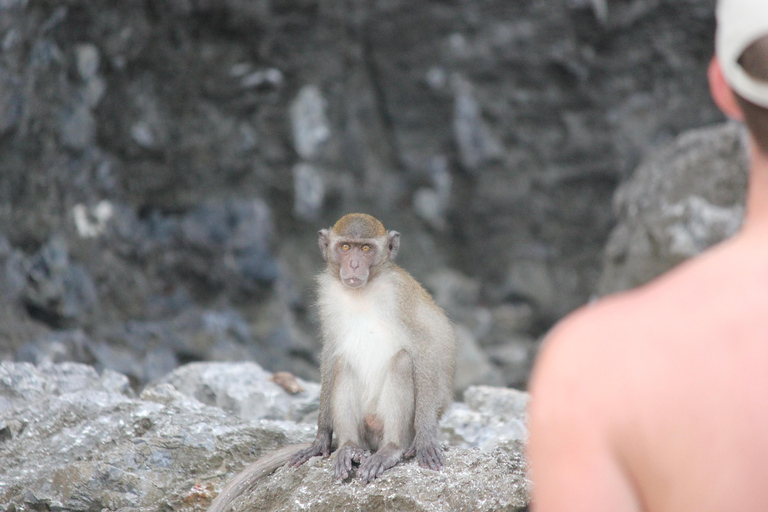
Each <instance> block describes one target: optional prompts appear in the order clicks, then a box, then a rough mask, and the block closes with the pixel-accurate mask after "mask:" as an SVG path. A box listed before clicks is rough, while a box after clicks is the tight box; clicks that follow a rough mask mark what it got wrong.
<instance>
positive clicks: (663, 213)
mask: <svg viewBox="0 0 768 512" xmlns="http://www.w3.org/2000/svg"><path fill="white" fill-rule="evenodd" d="M747 165H748V161H747V138H746V131H745V129H744V128H743V127H742V126H741V125H738V124H736V123H727V124H723V125H719V126H714V127H711V128H706V129H701V130H693V131H691V132H688V133H685V134H683V135H681V136H680V137H678V138H677V139H676V140H675V141H673V142H672V143H671V144H669V145H668V146H666V147H664V148H661V149H659V150H658V151H657V152H654V153H652V154H650V155H649V156H648V158H646V160H645V161H644V162H643V164H642V165H640V167H638V169H637V170H636V171H635V173H634V175H633V176H632V178H631V179H630V180H628V181H627V182H626V183H625V184H623V185H622V186H621V187H620V188H619V189H618V191H617V192H616V196H615V198H614V208H615V210H616V214H617V216H618V218H619V223H618V225H617V226H616V227H615V228H614V230H613V232H612V233H611V236H610V238H609V241H608V244H607V246H606V249H605V267H604V269H603V274H602V276H601V279H600V282H599V286H598V290H597V291H598V293H599V294H600V295H605V294H607V293H612V292H617V291H621V290H626V289H630V288H634V287H636V286H639V285H641V284H643V283H646V282H647V281H649V280H650V279H652V278H654V277H656V276H658V275H660V274H661V273H663V272H665V271H667V270H669V269H670V268H672V267H673V266H675V265H677V264H679V263H680V262H682V261H683V260H685V259H687V258H690V257H691V256H695V255H696V254H699V253H701V252H702V251H703V250H704V249H706V248H708V247H710V246H711V245H714V244H715V243H717V242H720V241H722V240H723V239H725V238H727V237H729V236H731V235H733V234H734V233H735V232H736V230H737V229H738V228H739V226H740V225H741V221H742V218H743V216H744V201H745V191H746V185H747Z"/></svg>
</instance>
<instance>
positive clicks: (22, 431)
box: [0, 363, 530, 512]
mask: <svg viewBox="0 0 768 512" xmlns="http://www.w3.org/2000/svg"><path fill="white" fill-rule="evenodd" d="M235 366H236V365H235ZM233 368H234V366H233ZM197 369H199V367H198V368H195V367H193V368H192V370H190V372H189V373H188V374H187V375H186V376H185V377H187V378H189V379H191V381H194V375H195V374H197V375H199V376H200V377H201V378H202V377H203V376H204V372H203V373H197ZM218 375H219V378H221V379H223V378H224V376H225V375H226V373H225V372H223V371H222V372H219V373H218ZM177 376H178V375H177ZM239 378H240V376H238V375H233V376H232V378H231V380H230V382H229V383H228V384H227V385H226V386H225V387H229V389H234V388H235V387H236V385H237V382H238V379H239ZM191 381H190V382H191ZM209 382H210V381H209ZM193 387H196V388H197V389H202V384H201V383H199V382H198V383H196V384H194V385H193ZM477 394H478V398H477V400H474V402H476V406H477V407H479V408H481V409H483V410H487V411H495V412H496V413H498V414H500V415H503V414H506V413H510V414H511V413H512V410H513V409H514V407H515V406H514V405H512V404H513V403H515V402H514V400H512V401H509V400H506V399H503V398H502V399H499V398H498V397H496V398H493V397H494V396H496V395H495V393H494V392H492V391H480V392H477ZM501 403H503V404H504V405H503V406H499V404H501ZM493 404H495V405H493ZM504 411H506V413H505V412H504ZM510 417H511V416H510ZM313 437H314V428H313V427H311V426H309V425H306V424H296V423H293V422H290V421H269V420H260V421H258V422H243V421H242V420H240V419H237V418H235V417H234V416H232V415H230V414H228V413H225V412H224V411H222V410H221V409H218V408H216V407H211V406H208V405H204V404H202V403H200V402H199V401H198V400H195V399H194V398H191V397H189V396H186V395H183V394H182V393H180V392H179V391H177V390H176V388H175V387H174V386H173V385H171V384H169V383H167V382H159V383H156V384H154V385H152V386H149V387H147V388H146V389H145V390H144V391H143V392H142V393H141V395H140V396H139V397H138V398H137V397H134V396H133V394H132V393H131V391H130V387H129V386H128V379H127V378H126V377H125V376H120V375H119V374H116V373H114V372H104V373H103V374H102V375H101V376H99V375H98V374H97V373H96V372H95V371H94V370H93V368H91V367H88V366H85V365H80V364H61V365H48V366H41V367H36V366H33V365H31V364H28V363H1V364H0V457H2V460H3V461H4V462H5V463H4V464H3V465H2V466H0V503H3V504H4V505H5V506H6V507H8V508H9V510H26V509H30V508H33V509H38V508H40V507H43V508H49V509H58V510H88V509H96V508H98V509H100V510H101V509H105V508H106V509H110V510H117V509H123V510H134V511H136V512H144V511H146V512H150V511H160V510H181V511H184V510H200V509H204V508H205V507H207V506H208V505H209V504H210V501H211V500H212V499H213V497H215V496H216V494H217V493H218V492H219V491H220V489H221V487H222V486H223V485H224V484H225V483H226V482H227V481H228V480H229V479H231V478H232V477H233V476H234V475H235V474H236V473H237V472H239V471H240V469H242V467H243V466H244V465H245V464H248V463H250V462H252V461H253V460H255V459H257V458H258V457H259V456H261V455H263V454H265V453H268V452H269V451H271V450H273V449H275V448H276V447H278V446H283V445H286V444H291V443H296V442H305V441H307V440H309V439H312V438H313ZM445 454H446V465H445V466H444V468H443V470H442V471H440V472H435V471H429V470H425V469H422V468H419V467H418V465H417V464H416V463H415V462H414V461H413V460H411V461H406V462H403V463H400V464H398V465H397V466H395V467H394V468H393V469H391V470H390V471H388V472H387V473H386V474H385V475H383V476H382V477H381V478H380V479H378V480H376V481H375V482H374V483H371V484H369V485H362V484H360V482H358V481H356V480H353V481H350V482H346V483H344V484H339V483H337V482H336V481H335V480H333V478H332V477H331V474H330V473H331V471H330V461H329V460H327V459H326V460H323V459H314V460H312V461H310V462H308V463H307V464H305V465H304V466H302V467H300V468H298V469H290V468H283V469H280V470H278V472H277V473H276V474H275V475H273V476H271V477H268V478H267V479H265V480H264V481H263V482H262V483H261V484H260V485H259V486H258V487H257V488H256V489H255V491H254V492H253V493H252V494H250V495H247V496H244V497H242V498H241V499H240V500H239V501H238V502H237V503H236V507H237V508H236V510H244V509H246V508H248V509H251V508H249V507H252V506H253V504H255V503H258V504H259V507H262V508H267V509H271V510H274V509H277V508H280V509H281V510H299V509H302V510H303V509H305V508H306V507H307V506H312V507H313V508H321V509H326V508H336V509H342V508H343V509H348V508H350V507H352V508H355V509H359V510H373V509H377V508H378V507H385V506H391V507H393V508H396V509H398V510H522V509H524V508H525V507H526V506H527V504H528V492H529V487H530V484H529V482H528V481H527V479H526V476H525V468H526V465H525V461H524V459H523V457H522V452H521V451H520V450H519V449H516V450H515V449H513V450H511V451H505V450H497V451H493V452H490V453H485V452H481V451H472V450H466V449H464V448H458V447H449V448H448V449H447V450H446V452H445Z"/></svg>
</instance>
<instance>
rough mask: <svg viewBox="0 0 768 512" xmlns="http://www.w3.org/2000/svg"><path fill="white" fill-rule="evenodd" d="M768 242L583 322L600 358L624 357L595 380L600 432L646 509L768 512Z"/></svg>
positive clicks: (750, 242) (715, 256)
mask: <svg viewBox="0 0 768 512" xmlns="http://www.w3.org/2000/svg"><path fill="white" fill-rule="evenodd" d="M764 240H765V241H759V240H757V238H754V239H753V238H751V237H749V236H739V237H736V238H735V239H734V240H731V241H729V242H727V243H725V244H723V245H722V246H720V247H718V248H716V249H715V250H713V251H712V252H710V253H708V254H707V255H705V256H704V257H702V258H700V259H697V260H694V261H692V262H690V263H689V264H685V265H683V266H682V267H680V268H678V269H677V270H676V271H674V272H672V273H670V274H668V275H667V276H665V277H664V278H662V279H661V280H658V281H655V282H654V283H652V284H650V285H648V286H646V287H643V288H641V289H639V290H636V291H635V292H633V293H630V294H627V295H624V296H619V297H616V298H614V299H611V300H607V301H606V302H605V303H604V304H601V305H599V306H596V308H595V311H592V312H590V314H589V315H587V316H588V318H584V319H580V318H578V317H576V318H574V320H573V321H574V322H575V323H578V322H585V321H589V322H595V323H596V324H597V325H599V326H600V327H599V331H598V332H593V333H592V336H593V340H594V341H592V342H591V343H592V344H594V350H605V348H604V347H600V345H601V344H602V345H609V344H610V345H613V347H614V348H613V350H614V353H613V354H610V355H611V356H612V357H611V361H610V364H605V365H603V366H602V368H597V367H595V368H591V369H588V370H586V371H593V372H595V373H596V374H602V375H603V378H602V382H601V383H600V384H599V385H601V386H603V387H604V388H605V389H606V391H600V390H596V391H595V394H596V395H597V396H598V400H601V401H602V407H603V409H602V410H603V411H605V414H604V416H603V417H602V420H598V421H602V422H603V424H602V425H601V426H595V428H602V429H605V432H606V436H607V437H608V438H609V439H611V441H610V442H611V443H612V444H613V450H614V452H615V453H614V457H615V459H616V460H617V461H619V462H620V464H621V465H623V466H624V468H623V471H626V473H627V474H628V476H630V478H631V480H633V481H634V483H633V486H634V488H635V489H634V491H633V492H634V493H636V494H637V496H635V498H636V500H637V502H638V503H641V504H643V506H644V507H645V509H646V510H653V511H676V512H685V511H689V510H690V511H707V510H712V511H716V510H717V511H721V510H740V511H750V510H753V511H757V510H766V504H768V485H767V484H768V371H766V370H768V238H765V239H764ZM565 328H568V326H567V325H566V326H565ZM571 328H573V326H571ZM576 329H577V330H578V329H582V328H581V327H576ZM584 334H585V335H586V334H587V333H584ZM580 345H581V346H580V347H574V349H576V350H584V349H585V348H584V346H583V344H580ZM589 348H590V347H587V348H586V350H589ZM609 350H610V349H609ZM601 393H605V396H600V395H601Z"/></svg>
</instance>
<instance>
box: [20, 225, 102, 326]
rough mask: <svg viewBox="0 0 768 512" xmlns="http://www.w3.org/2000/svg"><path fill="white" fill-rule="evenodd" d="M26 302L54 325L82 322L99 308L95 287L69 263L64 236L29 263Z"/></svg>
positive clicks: (86, 274)
mask: <svg viewBox="0 0 768 512" xmlns="http://www.w3.org/2000/svg"><path fill="white" fill-rule="evenodd" d="M26 274H27V285H26V287H25V289H24V292H23V301H24V303H25V304H26V305H27V307H28V308H31V309H32V310H33V312H34V314H35V315H38V316H39V317H41V318H43V319H44V320H45V321H47V322H50V323H52V324H54V325H67V324H71V323H73V322H76V321H78V320H82V319H83V317H85V315H87V314H88V313H90V312H91V311H92V310H94V309H95V308H96V307H97V298H98V297H97V292H96V285H95V284H94V282H93V279H92V278H91V276H90V275H89V274H88V273H87V271H86V270H85V268H83V267H82V266H81V265H77V264H74V263H72V262H70V259H69V249H68V247H67V242H66V239H65V238H64V236H62V235H54V236H52V237H51V239H50V240H48V242H46V244H45V245H43V247H41V248H40V251H38V252H37V253H36V254H35V255H34V256H33V257H32V258H30V259H29V260H28V262H27V268H26Z"/></svg>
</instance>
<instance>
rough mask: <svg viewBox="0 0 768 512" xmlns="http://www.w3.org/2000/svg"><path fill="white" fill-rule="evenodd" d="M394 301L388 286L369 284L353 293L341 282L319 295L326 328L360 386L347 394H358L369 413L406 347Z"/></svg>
mask: <svg viewBox="0 0 768 512" xmlns="http://www.w3.org/2000/svg"><path fill="white" fill-rule="evenodd" d="M371 285H373V286H371ZM395 299H396V298H395V296H394V294H393V293H392V291H391V290H389V289H388V287H381V286H378V287H377V286H375V283H369V285H367V286H366V288H365V289H362V290H350V289H348V288H346V287H344V285H342V284H341V283H340V282H338V281H335V282H333V283H332V286H330V287H327V288H326V293H323V294H322V295H321V296H320V303H319V305H320V308H321V309H322V310H323V315H322V317H323V318H324V319H325V320H324V321H325V322H326V323H327V325H324V329H325V330H327V331H328V332H331V333H333V334H332V337H333V339H334V340H335V347H334V350H335V353H336V356H337V357H338V358H339V360H341V361H342V362H343V363H344V364H345V365H347V366H348V368H349V369H350V370H351V372H352V374H353V375H354V376H355V377H356V378H355V380H356V381H357V384H358V387H357V389H356V390H347V392H349V391H351V392H353V393H356V394H358V398H359V400H360V405H362V406H363V409H364V410H365V411H366V412H376V409H377V402H378V401H379V398H380V395H381V392H382V389H383V388H384V384H385V379H386V378H387V375H388V368H389V367H390V364H391V361H392V359H393V357H394V356H395V354H397V353H398V352H399V351H400V350H401V349H402V348H403V346H404V344H403V339H404V337H403V333H402V328H401V327H400V326H399V323H398V320H397V314H396V313H397V311H396V307H397V301H396V300H395Z"/></svg>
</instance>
